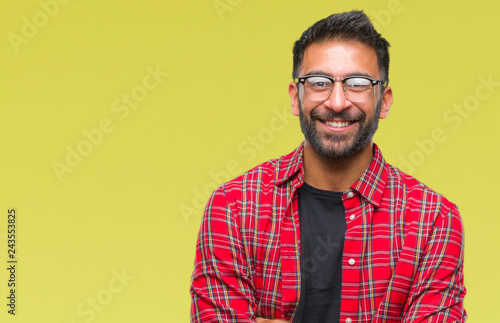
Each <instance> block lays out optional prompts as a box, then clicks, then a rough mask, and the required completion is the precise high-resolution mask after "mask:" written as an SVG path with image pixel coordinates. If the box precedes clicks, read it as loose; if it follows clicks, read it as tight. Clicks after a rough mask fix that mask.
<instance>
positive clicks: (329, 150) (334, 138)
mask: <svg viewBox="0 0 500 323" xmlns="http://www.w3.org/2000/svg"><path fill="white" fill-rule="evenodd" d="M381 108H382V100H377V106H376V107H375V114H374V115H373V118H372V119H371V120H366V113H364V112H363V111H361V110H360V111H359V113H357V114H356V115H349V114H348V113H347V111H345V110H343V111H341V112H340V113H336V112H334V111H331V110H330V111H329V112H328V113H327V114H324V115H319V113H317V111H316V110H313V111H311V119H310V120H307V119H306V117H305V116H304V112H303V109H302V104H301V102H300V100H299V119H300V128H301V129H302V133H304V136H305V138H306V140H307V141H308V142H309V143H310V144H311V146H312V147H313V149H314V150H315V151H316V152H317V153H318V154H319V155H320V156H321V157H324V158H328V159H345V158H348V157H352V156H354V155H356V154H357V153H359V152H360V151H361V150H362V149H363V148H364V147H366V145H368V144H369V143H370V142H371V141H372V138H373V135H374V134H375V132H376V131H377V128H378V121H379V116H380V110H381ZM334 118H337V119H341V120H345V121H357V122H358V123H359V126H360V127H359V130H358V132H357V133H356V134H355V137H354V140H353V142H352V143H351V144H350V145H348V146H346V147H345V148H343V149H338V146H339V144H340V143H341V142H342V141H345V140H348V136H347V135H345V134H333V133H329V134H327V135H323V136H322V137H320V136H319V135H318V131H317V128H316V124H315V123H316V121H317V120H332V119H334ZM323 139H326V140H327V141H328V142H329V143H331V144H332V145H328V146H327V145H324V144H323ZM335 146H337V147H335Z"/></svg>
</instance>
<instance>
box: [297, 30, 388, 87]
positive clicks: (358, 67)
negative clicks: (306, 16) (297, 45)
mask: <svg viewBox="0 0 500 323" xmlns="http://www.w3.org/2000/svg"><path fill="white" fill-rule="evenodd" d="M316 73H319V74H326V75H329V76H331V77H335V78H342V77H346V76H349V75H355V74H358V75H367V76H371V77H373V78H376V79H379V77H380V73H379V70H378V63H377V53H376V52H375V49H373V48H372V47H370V46H368V45H365V44H362V43H360V42H357V41H338V40H330V41H324V42H321V43H312V44H311V45H309V46H308V47H307V48H306V50H305V52H304V58H303V60H302V65H301V68H300V71H299V75H300V76H304V75H307V74H316Z"/></svg>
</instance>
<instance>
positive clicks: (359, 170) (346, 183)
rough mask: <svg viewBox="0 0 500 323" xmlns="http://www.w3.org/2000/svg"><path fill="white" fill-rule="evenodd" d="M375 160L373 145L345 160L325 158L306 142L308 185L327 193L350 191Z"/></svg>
mask: <svg viewBox="0 0 500 323" xmlns="http://www.w3.org/2000/svg"><path fill="white" fill-rule="evenodd" d="M372 159H373V144H372V143H371V142H370V144H368V145H366V146H365V147H364V148H363V149H362V150H361V151H359V152H358V153H356V154H355V155H353V156H351V157H348V158H344V159H330V158H325V157H322V156H320V155H318V153H317V152H316V151H315V150H314V148H313V147H311V145H310V144H309V143H308V142H307V140H306V141H305V142H304V176H305V181H306V183H307V184H309V185H311V186H313V187H316V188H318V189H322V190H327V191H336V192H343V191H346V190H348V189H349V188H350V187H351V186H352V184H354V183H355V182H356V181H357V180H358V179H359V178H360V177H361V175H363V173H364V171H365V170H366V168H367V167H368V166H369V165H370V163H371V161H372Z"/></svg>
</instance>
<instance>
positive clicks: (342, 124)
mask: <svg viewBox="0 0 500 323" xmlns="http://www.w3.org/2000/svg"><path fill="white" fill-rule="evenodd" d="M325 124H326V125H327V126H329V127H333V128H344V127H347V126H349V125H350V123H349V122H336V121H325Z"/></svg>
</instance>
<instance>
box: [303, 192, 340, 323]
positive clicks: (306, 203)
mask: <svg viewBox="0 0 500 323" xmlns="http://www.w3.org/2000/svg"><path fill="white" fill-rule="evenodd" d="M298 197H299V224H300V274H301V286H300V300H299V306H298V309H297V312H296V314H295V318H294V320H293V322H294V323H308V322H314V323H318V322H339V321H340V298H341V291H342V252H343V248H344V236H345V232H346V229H347V224H346V219H345V209H344V205H343V203H342V192H331V191H324V190H320V189H317V188H314V187H312V186H310V185H308V184H307V183H304V184H303V185H302V186H301V187H300V188H299V189H298Z"/></svg>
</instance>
